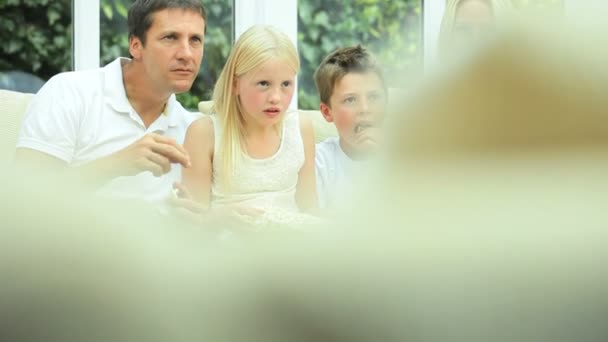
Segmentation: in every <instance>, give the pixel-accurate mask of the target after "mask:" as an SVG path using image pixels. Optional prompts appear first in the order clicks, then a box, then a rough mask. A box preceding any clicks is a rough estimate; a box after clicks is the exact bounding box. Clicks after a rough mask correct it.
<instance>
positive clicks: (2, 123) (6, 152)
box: [0, 89, 337, 162]
mask: <svg viewBox="0 0 608 342" xmlns="http://www.w3.org/2000/svg"><path fill="white" fill-rule="evenodd" d="M32 96H34V94H26V93H20V92H15V91H10V90H3V89H0V156H2V157H1V159H0V162H5V161H7V162H10V161H12V160H13V157H14V154H15V145H16V143H17V136H18V134H19V129H20V127H21V122H22V121H23V115H24V114H25V110H26V109H27V106H28V104H29V101H30V100H31V98H32ZM210 108H211V101H203V102H201V103H199V108H198V109H199V111H200V112H201V113H203V114H208V113H209V110H210ZM300 112H301V113H302V115H305V116H307V117H310V118H311V119H312V122H313V129H314V131H315V140H316V141H317V142H319V141H322V140H324V139H325V138H327V137H329V136H335V135H337V131H336V128H335V126H334V125H333V124H330V123H328V122H326V121H325V119H323V116H322V115H321V113H320V112H319V111H317V110H301V111H300Z"/></svg>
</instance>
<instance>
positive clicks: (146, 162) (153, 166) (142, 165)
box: [137, 157, 166, 177]
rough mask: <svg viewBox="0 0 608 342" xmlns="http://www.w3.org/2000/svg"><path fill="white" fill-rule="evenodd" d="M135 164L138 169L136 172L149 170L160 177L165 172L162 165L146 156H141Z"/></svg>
mask: <svg viewBox="0 0 608 342" xmlns="http://www.w3.org/2000/svg"><path fill="white" fill-rule="evenodd" d="M137 164H138V166H137V169H138V170H139V171H138V172H141V171H150V172H152V174H153V175H154V176H156V177H160V176H162V175H164V174H165V173H166V172H164V171H163V167H162V166H161V165H159V164H157V163H155V162H153V161H152V160H150V159H149V158H147V157H145V158H142V160H141V161H139V162H138V163H137Z"/></svg>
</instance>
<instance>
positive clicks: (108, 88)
mask: <svg viewBox="0 0 608 342" xmlns="http://www.w3.org/2000/svg"><path fill="white" fill-rule="evenodd" d="M129 61H131V60H130V59H129V58H124V57H119V58H116V59H115V60H114V61H113V62H111V63H110V64H108V65H106V66H105V67H103V69H102V70H103V73H104V79H105V80H106V81H105V82H104V83H105V84H104V94H105V99H106V101H107V102H108V103H109V104H110V106H112V108H113V109H114V110H115V111H117V112H119V113H124V114H127V115H137V114H136V113H135V110H134V109H133V107H132V106H131V103H129V99H128V98H127V94H126V92H125V86H124V84H123V81H122V64H123V63H126V62H129ZM180 108H181V105H180V104H179V102H177V100H176V98H175V94H171V96H169V98H168V99H167V105H166V106H165V110H164V112H163V114H162V115H161V116H159V117H158V119H156V121H154V123H152V125H151V126H150V127H151V128H152V127H154V129H155V130H161V131H165V130H166V129H167V128H169V127H175V126H177V125H179V119H180V118H179V116H180V114H181V111H180V110H179V109H180Z"/></svg>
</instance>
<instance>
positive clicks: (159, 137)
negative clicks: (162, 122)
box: [149, 133, 188, 155]
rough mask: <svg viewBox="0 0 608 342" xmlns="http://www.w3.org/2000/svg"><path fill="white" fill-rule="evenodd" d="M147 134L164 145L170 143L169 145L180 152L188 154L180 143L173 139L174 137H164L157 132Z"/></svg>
mask: <svg viewBox="0 0 608 342" xmlns="http://www.w3.org/2000/svg"><path fill="white" fill-rule="evenodd" d="M149 135H150V136H151V137H152V139H154V141H155V142H157V143H160V144H165V145H171V146H173V147H175V148H176V149H177V150H179V151H180V152H182V153H184V154H186V155H187V154H188V152H187V151H186V149H185V148H184V147H183V146H182V145H180V144H178V143H177V142H176V141H175V139H173V138H169V137H166V136H164V135H160V134H157V133H151V134H149Z"/></svg>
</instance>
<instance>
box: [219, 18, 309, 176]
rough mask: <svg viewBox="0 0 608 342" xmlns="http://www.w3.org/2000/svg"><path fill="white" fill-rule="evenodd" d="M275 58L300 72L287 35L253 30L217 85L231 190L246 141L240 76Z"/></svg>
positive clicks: (222, 147) (224, 166) (268, 29)
mask: <svg viewBox="0 0 608 342" xmlns="http://www.w3.org/2000/svg"><path fill="white" fill-rule="evenodd" d="M272 58H278V59H281V60H283V61H285V62H286V63H287V64H288V65H289V66H290V67H291V68H292V69H293V71H294V72H295V73H297V72H298V71H299V69H300V59H299V57H298V53H297V50H296V48H295V46H294V45H293V43H292V42H291V40H290V39H289V37H288V36H287V35H286V34H285V33H283V32H281V31H279V30H277V29H275V28H273V27H271V26H264V25H256V26H252V27H251V28H249V29H248V30H247V31H245V32H244V33H243V34H242V35H241V36H240V37H239V39H238V40H237V41H236V43H235V44H234V47H233V48H232V51H230V55H229V56H228V60H227V61H226V64H225V65H224V69H223V70H222V72H221V74H220V76H219V78H218V80H217V83H216V84H215V88H214V90H213V108H212V111H213V112H214V113H215V114H217V115H218V116H219V117H220V118H221V125H222V128H221V131H222V139H221V141H220V144H219V148H218V152H219V154H220V155H221V156H222V157H221V159H222V161H221V172H220V177H221V179H222V183H223V185H224V186H227V187H229V186H230V183H231V178H232V170H233V169H234V165H235V164H236V163H237V160H238V157H239V156H240V154H241V151H242V148H243V146H242V144H243V142H244V141H245V139H244V131H245V126H244V119H243V110H242V106H241V103H240V100H239V98H238V96H236V95H235V94H234V85H235V84H236V80H237V79H238V77H239V76H242V75H244V74H246V73H247V72H249V71H251V70H253V69H255V68H257V67H259V66H260V65H262V64H263V63H265V62H267V61H269V60H270V59H272ZM280 125H282V123H279V127H276V128H277V131H279V132H280Z"/></svg>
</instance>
